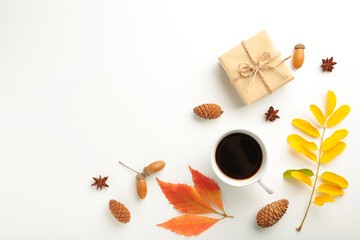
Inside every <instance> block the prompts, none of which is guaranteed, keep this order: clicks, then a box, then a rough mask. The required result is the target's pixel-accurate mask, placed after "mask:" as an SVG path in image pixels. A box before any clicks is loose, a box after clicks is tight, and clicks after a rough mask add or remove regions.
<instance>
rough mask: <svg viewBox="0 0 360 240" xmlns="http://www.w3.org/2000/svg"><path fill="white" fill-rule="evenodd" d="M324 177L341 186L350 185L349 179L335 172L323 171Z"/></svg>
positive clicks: (322, 176)
mask: <svg viewBox="0 0 360 240" xmlns="http://www.w3.org/2000/svg"><path fill="white" fill-rule="evenodd" d="M320 177H321V178H322V179H324V180H326V181H328V182H331V183H335V184H337V185H338V186H339V187H341V188H347V187H348V186H349V183H348V181H346V179H345V178H344V177H342V176H340V175H337V174H336V173H333V172H323V174H321V176H320Z"/></svg>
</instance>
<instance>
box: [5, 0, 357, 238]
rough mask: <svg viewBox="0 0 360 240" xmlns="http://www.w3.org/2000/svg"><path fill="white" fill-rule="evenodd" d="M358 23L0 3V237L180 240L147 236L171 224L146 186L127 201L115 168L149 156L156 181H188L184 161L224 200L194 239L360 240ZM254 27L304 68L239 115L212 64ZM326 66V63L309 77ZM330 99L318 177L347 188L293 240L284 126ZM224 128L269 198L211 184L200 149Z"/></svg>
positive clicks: (325, 7)
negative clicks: (341, 144) (252, 138)
mask: <svg viewBox="0 0 360 240" xmlns="http://www.w3.org/2000/svg"><path fill="white" fill-rule="evenodd" d="M354 2H355V1H354ZM359 23H360V15H359V14H358V9H357V8H356V7H355V6H352V5H351V4H349V3H345V2H343V1H340V2H339V1H311V2H309V3H305V2H303V3H295V2H294V3H291V1H283V2H280V1H265V2H264V3H259V2H258V1H238V0H234V1H217V3H215V1H193V0H191V1H187V0H181V1H168V0H152V1H147V0H132V1H125V0H107V1H99V0H97V1H95V0H83V1H74V0H62V1H53V0H43V1H37V0H34V1H27V0H24V1H18V0H9V1H6V0H1V1H0V161H1V167H0V169H1V179H2V183H1V184H0V192H1V198H0V229H1V230H0V239H4V240H11V239H36V240H39V239H88V240H90V239H91V240H92V239H94V240H95V239H185V237H180V236H178V235H176V234H175V233H172V232H170V231H168V230H166V229H163V228H161V227H157V226H156V224H158V223H162V222H165V221H167V220H169V219H170V218H172V217H175V216H179V215H180V213H179V212H177V211H176V210H174V209H173V208H172V206H171V205H170V204H169V203H168V201H167V199H166V198H165V196H164V195H163V194H162V192H161V190H160V188H159V186H158V184H157V183H156V181H155V177H151V178H150V179H148V196H147V197H146V199H145V200H143V201H140V200H138V199H137V195H136V190H135V180H134V177H135V175H134V174H133V173H132V172H130V171H128V170H127V169H125V168H124V167H122V166H120V165H119V164H118V163H117V161H118V160H121V161H124V162H126V163H128V164H129V165H130V166H131V167H133V168H136V169H138V170H141V169H142V168H143V166H145V165H147V164H149V163H150V162H152V161H155V160H159V159H162V160H165V161H166V162H167V165H166V168H165V169H164V170H163V171H162V172H159V173H158V174H157V175H156V177H159V178H160V179H161V180H163V181H167V182H174V183H187V184H192V181H191V175H190V172H189V170H188V165H190V166H192V167H193V168H194V169H197V170H199V171H201V172H202V173H204V174H205V175H207V176H210V177H212V178H214V179H215V180H216V181H217V182H218V183H219V185H220V187H221V189H222V195H223V200H224V205H225V209H226V210H227V212H228V213H229V214H232V215H234V216H235V218H234V219H225V220H222V221H220V222H218V223H216V224H215V225H214V226H213V227H212V228H210V229H209V230H208V231H206V232H204V233H202V234H201V235H199V236H198V237H197V238H198V239H340V238H343V239H359V238H360V231H359V227H358V215H359V214H360V210H359V209H360V208H359V206H358V205H359V197H360V190H359V189H360V188H359V184H360V177H359V171H360V168H359V166H360V164H359V156H358V155H359V153H358V149H357V148H358V144H359V140H360V139H359V136H360V130H359V106H360V105H359V91H360V81H359V59H358V57H359V42H360V36H359V31H358V27H357V25H358V24H359ZM263 29H266V30H267V31H268V33H269V34H270V36H271V38H272V39H273V41H274V43H275V45H276V46H277V48H278V50H279V51H281V52H282V55H283V56H286V55H290V54H292V52H293V47H294V45H295V44H297V43H304V44H305V45H306V49H305V54H306V60H305V63H304V66H303V67H302V68H301V69H300V70H297V71H293V73H294V75H295V80H294V81H292V82H291V83H289V84H287V85H286V86H284V87H282V88H281V89H279V90H277V91H276V92H275V93H274V94H273V95H271V96H267V97H265V98H263V99H261V100H260V101H258V102H256V103H254V104H253V105H250V106H244V105H243V104H242V102H241V100H240V98H239V96H238V95H237V93H236V91H235V90H234V89H233V87H232V86H231V85H230V84H229V80H228V79H227V76H226V74H225V73H224V71H223V70H222V68H221V66H220V65H219V63H218V60H217V57H218V56H220V55H221V54H223V53H224V52H226V51H228V50H229V49H231V48H232V47H234V46H235V45H237V44H238V43H239V42H240V41H241V40H244V39H247V38H249V37H251V36H252V35H254V34H256V33H257V32H259V31H261V30H263ZM331 56H334V60H335V61H336V62H338V64H337V65H336V66H335V70H334V71H333V72H332V73H323V72H322V71H321V69H320V67H319V65H320V64H321V59H322V58H326V57H331ZM287 64H288V65H289V66H291V63H290V61H289V62H288V63H287ZM328 90H333V91H334V92H335V94H336V95H337V98H338V104H339V105H340V104H349V105H350V106H351V107H352V109H351V110H352V111H351V114H350V115H349V116H348V117H347V118H346V120H344V121H343V122H342V123H341V124H339V126H338V127H337V128H338V129H339V128H347V129H348V130H349V136H348V137H347V138H346V140H345V141H346V143H347V148H346V150H345V151H344V153H343V154H342V155H341V156H339V157H338V158H337V159H336V160H334V161H333V162H331V163H329V164H327V165H326V166H324V168H322V169H323V171H324V170H329V171H334V172H337V173H339V174H341V175H343V176H344V177H346V178H347V179H348V181H349V184H350V185H349V188H348V189H346V190H345V192H346V194H345V195H344V196H342V197H338V198H337V200H336V202H335V203H329V204H326V205H324V206H323V207H316V206H314V205H313V206H312V207H311V208H310V212H309V214H308V218H307V220H306V222H305V224H304V227H303V230H302V231H301V232H300V233H299V232H297V231H296V230H295V227H297V226H298V225H299V224H300V222H301V219H302V217H303V214H304V212H305V208H306V205H307V202H308V198H309V194H310V188H308V187H307V186H306V185H305V184H301V183H299V184H296V182H293V181H287V180H284V179H283V177H282V173H283V172H284V171H285V170H286V169H290V168H303V167H313V164H312V163H311V162H310V161H308V160H306V159H305V158H302V157H301V156H298V155H296V154H294V152H293V151H291V149H290V147H289V146H288V144H287V142H286V137H287V136H288V135H289V134H291V133H298V131H297V130H296V129H294V127H293V126H292V125H291V120H292V119H293V118H295V117H303V118H306V119H309V120H311V121H313V118H312V116H311V113H310V111H309V105H310V104H312V103H314V104H317V105H319V106H320V107H322V108H323V107H324V99H325V96H326V92H327V91H328ZM207 102H214V103H217V104H219V105H221V106H222V108H223V109H224V111H225V112H224V114H223V116H222V117H221V118H220V119H218V120H215V121H201V120H199V119H197V118H195V117H194V115H193V113H192V109H193V108H194V107H195V106H197V105H200V104H202V103H207ZM270 105H272V106H274V107H275V108H276V109H280V112H279V115H280V117H281V119H280V120H277V121H275V122H273V123H270V122H265V120H264V113H265V111H266V110H267V108H268V107H269V106H270ZM234 128H244V129H248V130H251V131H254V132H256V133H257V134H258V135H260V136H261V138H262V139H263V141H264V142H265V144H266V146H267V149H268V152H269V158H270V159H269V160H270V166H269V168H268V171H267V172H266V174H265V176H264V179H265V180H267V181H268V182H269V184H271V185H272V186H273V188H274V189H275V193H274V194H273V195H268V194H267V193H266V192H265V191H264V190H262V189H261V188H260V187H259V186H258V185H252V186H249V187H244V188H240V189H239V188H236V187H231V186H226V185H225V184H223V183H221V182H220V180H219V179H217V178H216V177H215V174H214V173H213V171H212V170H211V167H210V148H211V145H212V143H213V142H214V141H215V139H216V137H217V136H218V135H219V134H221V133H223V132H225V131H227V130H230V129H234ZM329 133H330V132H329ZM99 174H101V175H102V176H109V180H108V184H109V185H110V187H109V188H107V189H104V190H103V191H96V189H95V188H94V187H90V185H91V184H92V183H93V180H92V177H97V176H98V175H99ZM282 198H287V199H289V201H290V206H289V209H288V211H287V213H286V215H284V217H283V219H282V220H281V221H280V222H279V223H278V224H277V225H275V226H274V227H272V228H269V229H261V228H259V227H257V225H256V221H255V216H256V214H257V212H258V210H259V209H260V208H261V207H263V206H265V205H266V204H268V203H270V202H272V201H275V200H279V199H282ZM110 199H116V200H118V201H120V202H122V203H124V204H125V205H126V206H127V207H128V208H129V209H130V211H131V215H132V218H131V222H130V223H129V224H126V225H122V224H120V223H118V222H116V221H115V220H114V218H113V217H112V216H111V214H110V212H109V210H108V201H109V200H110ZM210 216H211V215H210Z"/></svg>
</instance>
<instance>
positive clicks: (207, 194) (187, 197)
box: [156, 166, 233, 236]
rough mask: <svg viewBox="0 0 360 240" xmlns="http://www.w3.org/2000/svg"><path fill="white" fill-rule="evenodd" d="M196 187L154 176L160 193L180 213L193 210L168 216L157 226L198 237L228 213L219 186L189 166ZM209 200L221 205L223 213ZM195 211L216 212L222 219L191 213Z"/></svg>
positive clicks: (218, 205) (219, 206)
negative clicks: (171, 217)
mask: <svg viewBox="0 0 360 240" xmlns="http://www.w3.org/2000/svg"><path fill="white" fill-rule="evenodd" d="M189 168H190V171H191V174H192V178H193V181H194V183H195V188H194V187H192V186H189V185H186V184H173V183H166V182H162V181H160V180H159V179H156V180H157V181H158V183H159V185H160V188H161V190H162V192H163V193H164V194H165V197H166V198H167V199H168V200H169V202H170V203H171V204H172V205H173V206H174V208H176V209H178V210H179V211H181V212H183V213H192V214H187V215H182V216H179V217H175V218H173V219H170V220H169V221H167V222H164V223H161V224H158V226H161V227H164V228H167V229H169V230H171V231H172V232H176V233H178V234H181V235H185V236H197V235H199V234H200V233H202V232H204V231H205V230H207V229H209V228H210V227H211V226H212V225H214V224H215V223H216V222H217V221H219V220H221V219H224V218H226V217H230V218H233V217H232V216H228V215H227V214H226V213H225V211H224V206H223V201H222V197H221V191H220V188H219V186H218V185H217V184H216V183H215V182H214V180H212V179H211V178H208V177H206V176H204V175H203V174H201V173H200V172H199V171H196V170H194V169H192V168H191V167H190V166H189ZM209 203H212V204H213V205H214V206H217V207H218V208H220V209H221V210H222V211H223V213H220V212H218V211H216V210H215V209H214V208H213V207H212V206H211V205H210V204H209ZM195 213H216V214H219V215H221V216H222V218H219V219H216V218H209V217H205V216H198V215H194V214H195Z"/></svg>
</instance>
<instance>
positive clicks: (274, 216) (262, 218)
mask: <svg viewBox="0 0 360 240" xmlns="http://www.w3.org/2000/svg"><path fill="white" fill-rule="evenodd" d="M288 206H289V201H288V200H287V199H281V200H279V201H276V202H272V203H270V204H268V205H266V206H265V207H263V208H262V209H261V210H260V211H259V213H258V214H257V216H256V221H257V224H258V225H259V226H260V227H262V228H267V227H271V226H273V225H274V224H275V223H277V222H278V221H279V220H280V219H281V217H282V216H283V215H284V214H285V213H286V210H287V208H288Z"/></svg>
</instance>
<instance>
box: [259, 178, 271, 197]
mask: <svg viewBox="0 0 360 240" xmlns="http://www.w3.org/2000/svg"><path fill="white" fill-rule="evenodd" d="M258 183H259V185H260V186H261V187H262V188H263V189H265V191H267V192H268V193H269V194H273V193H274V190H272V188H271V187H270V186H269V185H268V184H267V183H266V182H265V181H264V180H263V179H262V178H260V180H259V181H258Z"/></svg>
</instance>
